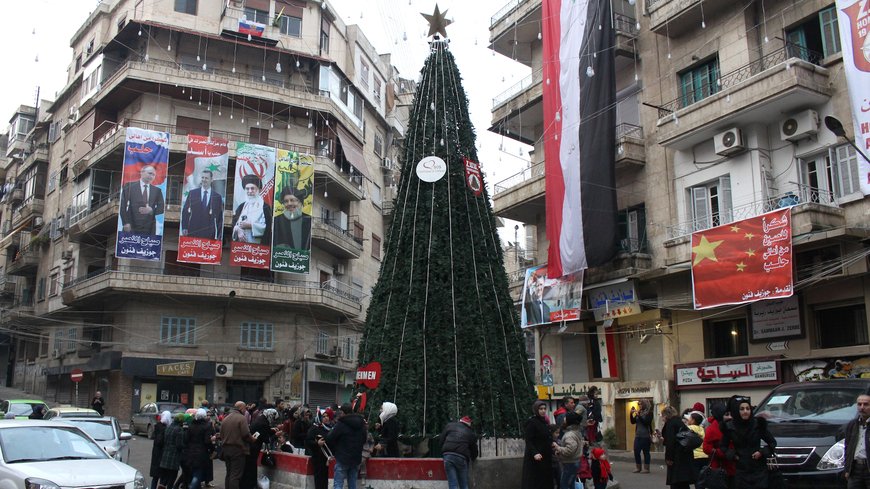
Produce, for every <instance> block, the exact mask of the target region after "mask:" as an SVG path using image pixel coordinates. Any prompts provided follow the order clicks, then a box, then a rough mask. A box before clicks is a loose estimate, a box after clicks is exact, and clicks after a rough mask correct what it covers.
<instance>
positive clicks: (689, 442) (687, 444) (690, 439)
mask: <svg viewBox="0 0 870 489" xmlns="http://www.w3.org/2000/svg"><path fill="white" fill-rule="evenodd" d="M677 443H679V445H680V446H681V447H682V448H684V449H686V450H688V451H692V450H694V449H696V448H698V447H700V446H701V443H703V440H701V437H700V436H698V434H697V433H695V432H694V431H692V430H690V429H689V428H688V427H684V428H683V429H681V430H680V431H678V432H677Z"/></svg>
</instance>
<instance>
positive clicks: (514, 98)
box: [489, 70, 544, 145]
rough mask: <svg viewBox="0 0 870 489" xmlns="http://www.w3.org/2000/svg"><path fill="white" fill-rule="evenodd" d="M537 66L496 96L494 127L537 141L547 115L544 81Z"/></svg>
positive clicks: (494, 130) (517, 137)
mask: <svg viewBox="0 0 870 489" xmlns="http://www.w3.org/2000/svg"><path fill="white" fill-rule="evenodd" d="M541 77H542V72H541V70H537V71H535V72H534V73H532V74H531V75H529V76H527V77H525V78H523V79H522V80H520V81H519V82H517V83H515V84H514V85H513V86H511V87H510V88H508V89H507V90H505V91H504V92H502V93H500V94H499V95H497V96H495V97H493V99H492V127H490V128H489V130H490V131H492V132H495V133H496V134H504V135H505V136H509V137H511V138H513V139H516V140H518V141H521V142H523V143H526V144H531V145H534V144H535V141H536V140H537V139H538V138H539V137H540V129H536V128H539V127H542V124H543V118H544V106H543V101H544V84H543V83H542V82H541Z"/></svg>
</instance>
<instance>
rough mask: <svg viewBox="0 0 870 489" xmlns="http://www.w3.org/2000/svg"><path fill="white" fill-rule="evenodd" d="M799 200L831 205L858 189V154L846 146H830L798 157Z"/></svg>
mask: <svg viewBox="0 0 870 489" xmlns="http://www.w3.org/2000/svg"><path fill="white" fill-rule="evenodd" d="M800 177H801V188H800V195H799V199H800V201H801V202H815V203H820V204H831V205H833V204H835V203H836V199H839V198H841V197H844V196H847V195H849V194H852V193H855V192H858V191H859V188H860V183H859V181H858V157H857V155H856V153H855V149H854V148H852V146H850V145H846V144H844V145H842V146H837V147H835V148H830V149H829V150H828V151H826V152H825V153H821V154H818V155H815V156H810V157H808V158H801V159H800Z"/></svg>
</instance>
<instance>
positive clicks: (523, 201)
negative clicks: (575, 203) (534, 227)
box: [492, 161, 545, 223]
mask: <svg viewBox="0 0 870 489" xmlns="http://www.w3.org/2000/svg"><path fill="white" fill-rule="evenodd" d="M544 187H545V186H544V162H543V161H542V162H540V163H535V164H534V165H532V166H531V167H529V168H526V169H525V170H523V171H521V172H519V173H517V174H514V175H511V176H510V177H508V178H505V179H504V180H502V181H500V182H498V183H496V184H495V185H494V186H493V197H492V203H493V211H494V212H495V214H496V215H497V216H499V217H504V218H507V219H513V220H515V221H520V222H525V223H534V222H537V220H538V217H539V216H540V217H543V215H544Z"/></svg>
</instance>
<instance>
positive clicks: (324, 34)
mask: <svg viewBox="0 0 870 489" xmlns="http://www.w3.org/2000/svg"><path fill="white" fill-rule="evenodd" d="M327 53H329V21H328V20H326V19H323V20H322V21H321V22H320V54H327Z"/></svg>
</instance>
